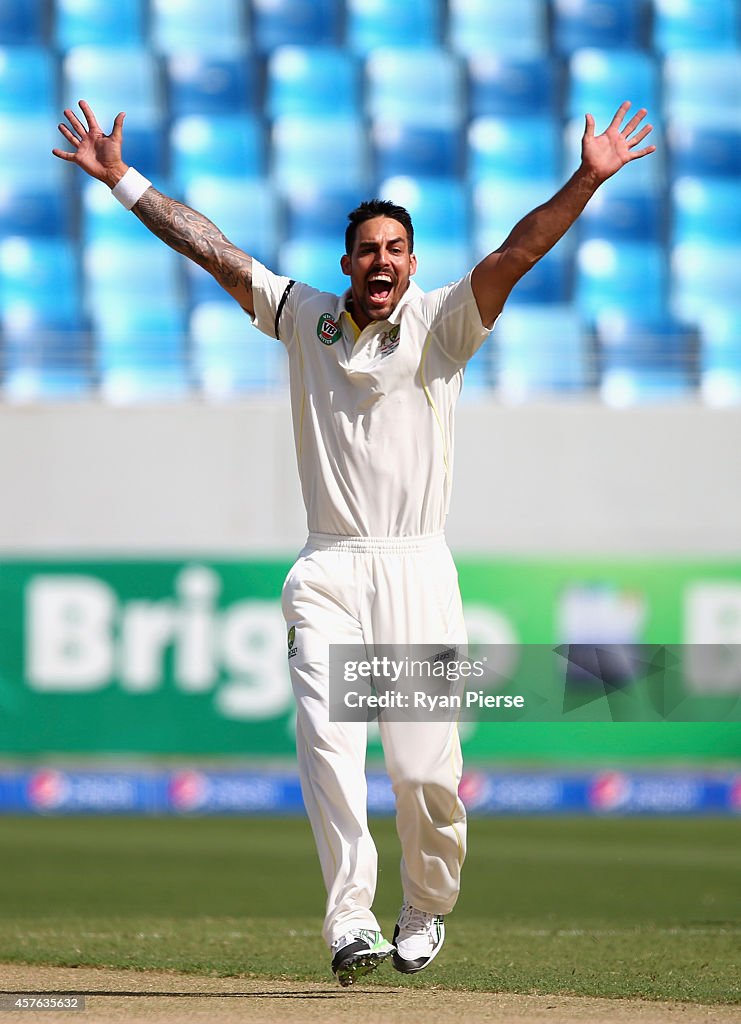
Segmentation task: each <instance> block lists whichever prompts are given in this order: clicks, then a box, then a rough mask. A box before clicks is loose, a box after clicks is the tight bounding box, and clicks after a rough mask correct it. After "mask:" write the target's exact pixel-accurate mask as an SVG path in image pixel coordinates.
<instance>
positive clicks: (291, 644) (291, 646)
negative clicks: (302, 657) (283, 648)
mask: <svg viewBox="0 0 741 1024" xmlns="http://www.w3.org/2000/svg"><path fill="white" fill-rule="evenodd" d="M295 642H296V627H295V626H291V628H290V629H289V630H288V657H289V658H295V657H296V655H297V654H298V647H296V646H295Z"/></svg>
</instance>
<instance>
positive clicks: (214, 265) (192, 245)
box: [52, 100, 254, 314]
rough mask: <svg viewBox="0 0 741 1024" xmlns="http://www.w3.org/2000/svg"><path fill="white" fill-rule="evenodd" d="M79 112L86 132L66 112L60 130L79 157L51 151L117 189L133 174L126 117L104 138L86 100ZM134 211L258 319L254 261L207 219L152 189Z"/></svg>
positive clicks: (72, 112) (74, 117) (148, 190)
mask: <svg viewBox="0 0 741 1024" xmlns="http://www.w3.org/2000/svg"><path fill="white" fill-rule="evenodd" d="M80 109H81V110H82V113H83V115H84V117H85V121H86V122H87V127H85V126H84V125H83V124H82V122H81V121H80V119H79V118H78V117H77V115H76V114H75V113H74V111H72V110H65V112H64V116H65V117H66V118H67V120H68V121H69V126H68V125H66V124H63V123H62V124H60V125H59V131H60V132H61V133H62V135H63V136H64V138H65V139H66V140H67V142H69V143H70V145H72V146H73V147H74V152H72V153H68V152H66V151H65V150H63V149H54V150H52V152H53V153H54V155H55V156H58V157H59V158H60V159H61V160H68V161H70V162H71V163H75V164H77V166H78V167H81V168H82V169H83V170H84V171H85V172H86V173H87V174H89V175H90V176H91V177H93V178H97V179H98V181H102V182H105V184H106V185H108V186H109V187H110V188H114V187H115V186H116V185H117V184H118V182H119V181H120V180H121V178H122V177H123V176H124V174H125V173H126V171H127V170H128V167H127V165H126V164H125V163H124V162H123V160H122V158H121V144H122V139H123V122H124V117H125V114H119V115H118V117H117V118H116V120H115V121H114V124H113V131H112V132H111V134H110V135H104V134H103V131H102V130H101V128H100V125H99V124H98V122H97V120H96V119H95V114H93V112H92V110H91V108H90V105H89V104H88V103H86V102H85V100H80ZM133 212H134V213H135V214H136V216H137V217H138V218H139V220H140V221H141V222H142V224H144V225H146V227H148V228H149V230H150V231H151V232H153V234H155V235H157V237H158V238H161V239H162V241H163V242H166V243H167V245H169V246H170V247H171V248H172V249H175V251H176V252H179V253H182V254H183V255H184V256H187V257H188V258H189V259H191V260H193V261H194V262H195V263H197V264H198V265H199V266H201V267H203V268H204V269H205V270H207V271H208V272H209V273H210V274H212V275H213V276H214V277H215V278H216V280H217V281H218V282H219V284H220V285H221V287H222V288H224V289H225V290H226V291H227V292H229V294H230V295H231V296H233V298H235V299H236V300H237V302H238V303H239V304H240V306H242V308H243V309H245V310H246V311H247V312H248V313H250V314H254V306H253V299H252V257H250V256H248V255H247V253H244V252H242V251H241V249H238V248H237V247H236V246H235V245H232V243H231V242H230V241H229V239H228V238H226V237H225V236H224V235H223V234H222V233H221V231H219V229H218V228H217V227H216V225H215V224H213V223H212V222H211V221H210V220H209V219H208V218H207V217H204V216H203V214H201V213H197V212H196V211H195V210H191V208H190V207H189V206H185V205H184V204H183V203H179V202H177V200H175V199H170V198H169V197H168V196H165V195H163V194H162V193H161V192H158V191H157V189H156V188H153V187H152V188H148V189H147V191H146V192H145V193H144V195H143V196H142V197H141V199H139V201H138V202H137V203H136V204H135V206H134V210H133Z"/></svg>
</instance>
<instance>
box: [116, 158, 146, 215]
mask: <svg viewBox="0 0 741 1024" xmlns="http://www.w3.org/2000/svg"><path fill="white" fill-rule="evenodd" d="M151 184H152V182H151V181H150V180H149V179H148V178H145V177H144V175H143V174H139V172H138V171H137V170H134V168H133V167H129V169H128V171H127V172H126V174H124V176H123V178H121V180H120V181H119V183H118V185H116V186H115V187H114V188H112V189H111V192H112V193H113V195H114V196H115V197H116V199H118V201H119V203H120V204H121V205H122V206H125V207H126V209H127V210H131V209H132V208H133V207H134V206H135V205H136V204H137V203H138V202H139V200H140V199H141V197H142V196H143V195H144V193H145V192H146V191H147V189H148V188H149V187H150V186H151Z"/></svg>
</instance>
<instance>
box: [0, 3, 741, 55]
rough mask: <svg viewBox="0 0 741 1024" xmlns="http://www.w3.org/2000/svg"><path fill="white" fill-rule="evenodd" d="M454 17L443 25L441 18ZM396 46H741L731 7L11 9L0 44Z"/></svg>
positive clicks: (538, 49) (7, 7)
mask: <svg viewBox="0 0 741 1024" xmlns="http://www.w3.org/2000/svg"><path fill="white" fill-rule="evenodd" d="M446 15H447V16H446ZM389 38H394V39H396V40H398V41H399V42H400V43H402V44H404V45H411V46H414V45H430V44H440V43H445V44H447V45H448V46H450V48H451V49H453V50H455V51H457V52H460V53H477V52H480V51H488V52H499V53H510V54H511V53H513V52H518V53H520V54H531V53H542V52H545V51H546V50H547V49H549V48H552V49H553V50H554V51H555V52H557V53H561V54H569V53H572V52H573V51H574V50H577V49H581V48H583V47H589V46H592V47H594V46H596V47H600V48H616V47H637V48H641V47H643V48H647V49H655V50H657V51H658V52H666V51H671V50H676V49H705V48H709V49H720V48H724V47H727V46H728V45H729V44H731V45H733V43H734V42H736V43H737V42H738V39H739V10H738V5H737V4H736V2H735V0H712V2H708V0H681V2H677V0H550V2H549V0H518V2H517V3H492V2H491V0H448V3H447V4H444V2H443V0H406V2H405V3H399V2H398V0H344V2H343V0H251V2H249V3H245V2H244V0H210V2H209V3H208V4H204V3H203V2H202V0H117V2H116V3H115V4H111V3H110V2H109V0H55V3H54V4H53V5H52V8H51V10H50V9H49V6H48V4H47V3H46V0H4V2H3V4H2V6H0V43H4V42H13V43H17V42H51V43H52V44H53V45H55V46H57V47H59V48H61V49H67V48H69V47H71V46H76V45H80V44H94V45H101V44H102V45H108V44H110V43H111V42H114V41H119V42H126V43H131V44H135V45H144V44H149V45H151V46H152V48H153V49H155V50H156V51H158V52H161V53H173V52H176V51H178V50H194V51H199V52H209V53H215V52H219V51H221V52H223V51H224V50H228V49H229V48H231V47H233V46H235V45H240V44H242V43H245V42H250V43H251V44H254V46H255V48H256V49H257V50H259V51H261V52H266V51H270V50H273V49H275V47H277V46H282V45H286V44H289V45H290V44H293V43H300V44H307V43H309V44H311V45H321V44H337V43H344V44H346V45H347V46H348V47H349V48H350V49H352V50H354V51H355V52H359V53H367V52H370V51H371V50H373V49H375V48H377V47H379V46H384V45H386V42H387V40H388V39H389Z"/></svg>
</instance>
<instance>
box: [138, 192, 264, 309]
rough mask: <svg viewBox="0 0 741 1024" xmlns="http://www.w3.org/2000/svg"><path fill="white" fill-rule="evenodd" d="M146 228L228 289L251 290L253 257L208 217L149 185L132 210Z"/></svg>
mask: <svg viewBox="0 0 741 1024" xmlns="http://www.w3.org/2000/svg"><path fill="white" fill-rule="evenodd" d="M133 212H134V213H135V214H136V216H137V217H138V218H139V220H140V221H141V222H142V224H144V225H145V226H146V227H148V228H149V230H150V231H151V232H152V233H153V234H155V235H157V237H158V238H161V239H162V241H163V242H166V243H167V245H169V246H170V248H171V249H174V250H175V251H176V252H179V253H182V254H183V256H187V257H188V258H189V259H191V260H193V261H194V263H197V264H198V265H199V266H201V267H203V268H204V269H205V270H208V272H209V273H210V274H213V276H214V277H215V278H216V280H217V281H218V282H219V284H220V285H222V286H223V287H224V288H228V289H235V288H236V289H240V288H243V289H245V290H246V292H248V293H250V292H251V291H252V258H251V257H250V256H248V255H247V253H244V252H242V250H241V249H238V248H237V247H236V245H232V243H231V242H230V241H229V239H228V238H226V236H225V235H223V234H222V232H221V231H219V229H218V228H217V227H216V225H215V224H213V223H212V222H211V221H210V220H209V219H208V217H204V216H203V214H201V213H197V212H196V211H195V210H191V208H190V207H189V206H185V205H184V204H183V203H179V202H178V201H177V200H176V199H170V198H169V196H165V195H163V194H162V193H161V192H158V191H157V189H156V188H148V189H147V191H146V192H145V193H144V195H143V196H142V197H141V199H140V200H139V202H138V203H136V205H135V206H134V211H133Z"/></svg>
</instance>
